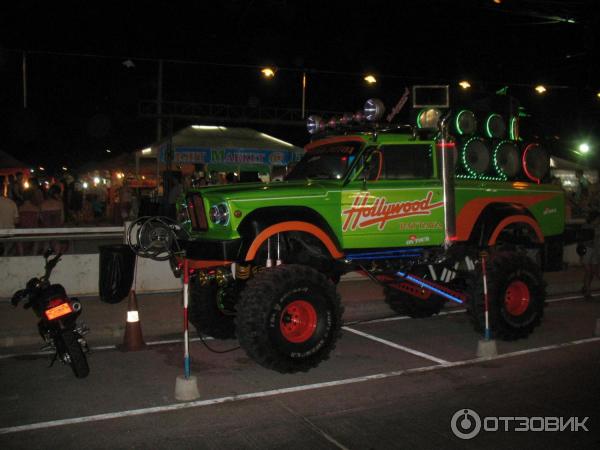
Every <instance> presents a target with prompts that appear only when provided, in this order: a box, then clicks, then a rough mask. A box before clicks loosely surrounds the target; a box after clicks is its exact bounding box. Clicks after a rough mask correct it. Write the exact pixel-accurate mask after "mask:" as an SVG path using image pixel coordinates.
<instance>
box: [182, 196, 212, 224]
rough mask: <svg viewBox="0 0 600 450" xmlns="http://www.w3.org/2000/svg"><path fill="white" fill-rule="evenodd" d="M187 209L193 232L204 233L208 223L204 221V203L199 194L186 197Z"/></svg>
mask: <svg viewBox="0 0 600 450" xmlns="http://www.w3.org/2000/svg"><path fill="white" fill-rule="evenodd" d="M187 207H188V212H189V215H190V220H191V221H192V230H193V231H206V230H207V229H208V222H207V221H206V211H204V202H203V201H202V196H201V195H200V194H190V195H188V196H187Z"/></svg>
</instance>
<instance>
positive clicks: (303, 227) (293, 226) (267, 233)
mask: <svg viewBox="0 0 600 450" xmlns="http://www.w3.org/2000/svg"><path fill="white" fill-rule="evenodd" d="M285 231H303V232H305V233H309V234H312V235H313V236H315V237H316V238H317V239H319V240H320V241H321V242H322V243H323V245H324V246H325V248H326V249H327V250H328V251H329V253H330V254H331V256H332V257H333V258H335V259H338V258H341V257H342V256H344V254H343V253H342V252H340V251H339V250H338V248H337V246H336V245H335V243H334V242H333V240H332V239H331V238H330V237H329V235H328V234H327V233H325V232H324V231H323V230H322V229H321V228H319V227H317V226H316V225H313V224H312V223H309V222H301V221H299V220H292V221H289V222H281V223H277V224H275V225H271V226H270V227H267V228H265V229H264V230H263V231H261V232H260V233H259V234H258V236H256V237H255V238H254V241H252V244H251V245H250V248H249V249H248V252H247V253H246V258H245V260H246V261H252V260H253V259H254V257H255V256H256V252H258V249H259V248H260V246H261V245H262V244H263V243H264V242H265V241H266V240H267V239H268V238H270V237H271V236H273V235H275V234H277V233H283V232H285Z"/></svg>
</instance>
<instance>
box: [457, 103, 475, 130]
mask: <svg viewBox="0 0 600 450" xmlns="http://www.w3.org/2000/svg"><path fill="white" fill-rule="evenodd" d="M455 126H456V132H457V133H458V134H460V135H461V136H465V135H470V134H474V133H475V131H477V120H475V114H474V113H473V111H469V110H468V109H463V110H462V111H460V112H459V113H458V114H457V115H456V122H455Z"/></svg>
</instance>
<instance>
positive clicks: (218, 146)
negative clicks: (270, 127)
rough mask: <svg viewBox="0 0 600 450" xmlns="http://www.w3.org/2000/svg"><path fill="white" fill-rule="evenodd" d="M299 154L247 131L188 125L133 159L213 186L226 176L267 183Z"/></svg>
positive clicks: (282, 143)
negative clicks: (154, 163) (154, 162)
mask: <svg viewBox="0 0 600 450" xmlns="http://www.w3.org/2000/svg"><path fill="white" fill-rule="evenodd" d="M303 153H304V150H303V149H302V148H301V147H297V146H294V145H293V144H290V143H289V142H285V141H283V140H281V139H277V138H275V137H273V136H270V135H268V134H266V133H261V132H260V131H257V130H253V129H250V128H237V127H224V126H214V125H191V126H189V127H186V128H184V129H182V130H179V131H177V132H176V133H174V134H173V135H172V136H169V137H166V138H165V139H163V140H161V141H159V142H157V143H155V144H153V145H152V146H151V147H150V148H148V149H144V150H140V151H139V152H137V155H136V156H137V158H138V160H140V161H141V160H143V159H146V158H154V159H155V160H157V161H158V166H159V169H158V170H160V171H161V172H162V171H163V170H165V169H166V166H167V164H169V162H170V163H171V168H172V169H175V170H178V171H180V172H181V173H182V175H184V176H186V175H192V174H193V173H194V172H195V171H196V172H198V171H201V172H202V173H203V174H204V176H206V179H207V180H210V182H213V183H214V182H218V181H221V182H224V181H225V179H224V176H225V175H227V174H233V175H234V176H235V178H236V181H244V180H245V179H246V178H250V179H252V176H254V177H255V178H256V177H257V176H260V178H261V180H263V181H268V180H270V179H271V178H272V176H274V175H278V174H279V173H280V172H281V171H282V169H284V168H285V167H287V166H289V165H290V164H293V163H295V162H296V161H298V160H299V159H300V158H301V157H302V154H303ZM169 160H170V161H169Z"/></svg>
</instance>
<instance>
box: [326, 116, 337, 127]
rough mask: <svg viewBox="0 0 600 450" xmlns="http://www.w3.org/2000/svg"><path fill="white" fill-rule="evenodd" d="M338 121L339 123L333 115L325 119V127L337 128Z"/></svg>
mask: <svg viewBox="0 0 600 450" xmlns="http://www.w3.org/2000/svg"><path fill="white" fill-rule="evenodd" d="M338 123H339V120H338V119H337V118H335V117H332V118H331V119H329V120H328V121H327V127H328V128H337V126H338Z"/></svg>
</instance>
